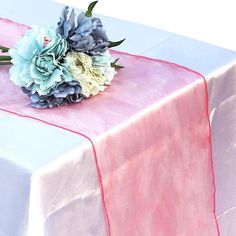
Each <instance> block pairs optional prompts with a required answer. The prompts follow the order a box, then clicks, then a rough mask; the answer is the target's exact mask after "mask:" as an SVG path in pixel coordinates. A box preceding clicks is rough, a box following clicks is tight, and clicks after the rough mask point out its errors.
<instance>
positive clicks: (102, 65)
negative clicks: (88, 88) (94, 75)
mask: <svg viewBox="0 0 236 236" xmlns="http://www.w3.org/2000/svg"><path fill="white" fill-rule="evenodd" d="M92 61H93V62H92V64H93V66H94V67H96V68H97V69H98V70H99V71H100V73H101V74H102V75H103V76H104V77H105V78H106V81H105V84H106V85H108V84H111V81H112V80H113V78H114V76H115V74H116V71H115V68H114V67H112V66H111V64H112V62H114V59H113V58H112V57H111V55H110V53H109V50H106V51H105V52H103V53H100V54H97V55H94V56H92Z"/></svg>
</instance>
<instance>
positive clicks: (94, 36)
mask: <svg viewBox="0 0 236 236" xmlns="http://www.w3.org/2000/svg"><path fill="white" fill-rule="evenodd" d="M68 9H69V7H68V6H66V7H65V8H64V9H63V11H62V13H61V17H60V21H59V22H58V27H57V33H58V34H60V35H62V36H63V37H64V38H65V39H66V40H67V41H68V43H69V46H70V48H71V49H72V50H73V51H77V52H84V53H87V54H97V53H101V52H104V51H106V50H107V48H108V45H109V40H108V38H107V35H106V33H105V31H104V29H103V25H102V22H101V20H100V19H99V18H97V17H88V16H86V15H85V14H84V13H83V12H82V13H80V14H79V16H78V17H77V20H75V13H74V9H73V10H72V11H71V13H70V15H69V10H68ZM76 22H77V23H76Z"/></svg>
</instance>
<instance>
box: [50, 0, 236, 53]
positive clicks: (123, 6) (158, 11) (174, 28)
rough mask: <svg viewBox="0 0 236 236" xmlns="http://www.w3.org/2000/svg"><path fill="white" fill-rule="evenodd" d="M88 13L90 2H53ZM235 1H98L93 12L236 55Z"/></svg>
mask: <svg viewBox="0 0 236 236" xmlns="http://www.w3.org/2000/svg"><path fill="white" fill-rule="evenodd" d="M54 1H57V2H61V3H64V4H69V5H71V6H75V7H77V8H79V9H85V8H86V7H87V5H88V4H89V3H90V2H91V1H92V0H91V1H90V0H54ZM235 5H236V1H235V0H145V1H143V0H99V3H98V4H97V6H96V8H95V10H94V12H96V13H99V14H103V15H107V16H113V17H116V18H120V19H125V20H129V21H133V22H138V23H141V24H145V25H149V26H153V27H156V28H160V29H164V30H167V31H171V32H174V33H178V34H181V35H184V36H189V37H191V38H195V39H198V40H202V41H205V42H209V43H212V44H215V45H218V46H221V47H225V48H228V49H231V50H234V51H236V6H235Z"/></svg>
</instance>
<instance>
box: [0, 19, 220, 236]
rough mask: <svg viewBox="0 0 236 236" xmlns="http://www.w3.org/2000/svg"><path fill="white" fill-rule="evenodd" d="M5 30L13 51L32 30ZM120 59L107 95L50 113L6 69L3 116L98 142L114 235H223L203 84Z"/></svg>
mask: <svg viewBox="0 0 236 236" xmlns="http://www.w3.org/2000/svg"><path fill="white" fill-rule="evenodd" d="M0 28H1V29H5V30H4V31H3V30H1V32H0V44H3V45H6V46H13V45H14V43H15V42H16V41H17V40H18V39H19V38H20V37H22V35H23V34H24V32H25V30H26V29H27V27H25V26H23V25H20V24H16V23H13V22H10V21H7V20H3V19H0ZM113 55H114V57H119V58H121V60H120V61H121V63H122V64H123V65H125V69H123V70H120V71H119V73H118V75H117V77H116V78H115V80H114V82H113V84H112V86H111V87H109V88H107V89H106V91H105V92H104V93H102V94H100V95H98V96H96V97H93V98H91V99H89V100H86V101H83V102H82V103H81V104H77V105H71V106H65V107H60V108H54V109H47V110H36V109H33V108H30V107H29V105H28V104H29V99H28V98H27V96H25V95H24V94H23V93H22V92H21V90H20V89H19V88H18V87H16V86H15V85H14V84H13V83H12V82H11V81H10V80H9V75H8V67H7V66H5V67H1V68H0V110H2V111H6V112H9V113H12V114H16V115H20V116H23V117H26V118H33V119H36V120H39V121H42V122H45V123H47V124H51V125H54V126H58V127H60V128H63V129H66V130H69V131H71V132H74V133H77V134H79V135H83V136H85V137H87V138H88V139H89V140H90V141H91V143H92V146H93V148H94V157H95V162H96V166H97V173H98V179H99V183H100V189H101V195H102V198H103V205H104V214H105V216H106V223H107V235H112V236H127V235H130V236H144V235H145V236H149V235H150V236H156V235H158V236H162V235H163V236H174V235H178V236H184V235H186V236H189V235H191V236H195V235H196V236H199V235H201V236H204V235H206V236H211V235H212V236H213V235H219V230H218V225H217V221H216V217H215V186H214V173H213V166H212V155H211V141H210V128H209V119H208V108H207V107H208V104H207V102H208V101H207V88H206V83H205V81H204V78H203V77H202V76H201V75H200V74H199V73H197V72H194V71H191V70H189V69H186V68H184V67H181V66H179V65H176V64H172V63H168V62H165V61H161V60H154V59H149V58H145V57H139V56H133V55H128V54H125V53H120V52H113ZM91 148H92V147H91ZM49 191H50V190H49ZM78 223H79V222H78Z"/></svg>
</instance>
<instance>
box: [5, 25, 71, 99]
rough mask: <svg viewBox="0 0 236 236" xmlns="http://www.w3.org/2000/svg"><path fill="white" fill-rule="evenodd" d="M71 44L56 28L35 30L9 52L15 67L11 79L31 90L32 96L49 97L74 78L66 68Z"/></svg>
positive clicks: (28, 32)
mask: <svg viewBox="0 0 236 236" xmlns="http://www.w3.org/2000/svg"><path fill="white" fill-rule="evenodd" d="M67 50H68V44H67V42H66V40H65V39H63V38H62V37H61V35H59V34H56V31H55V29H54V28H52V27H33V28H32V29H31V30H29V31H27V33H26V34H25V36H24V37H23V38H22V39H21V40H20V41H18V43H17V44H16V46H15V47H14V48H12V49H11V50H10V51H9V53H10V55H11V57H12V58H13V59H12V63H13V66H12V67H11V69H10V79H11V80H12V81H13V82H14V83H15V84H17V85H19V86H21V87H25V88H29V87H30V88H31V92H32V94H34V93H36V92H37V93H38V94H39V95H47V94H48V93H49V92H50V90H51V89H52V88H54V87H55V86H56V85H57V84H58V83H61V82H63V81H72V80H73V77H72V76H71V75H70V74H69V72H68V70H67V68H66V67H65V66H64V65H63V58H64V57H65V55H66V52H67Z"/></svg>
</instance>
